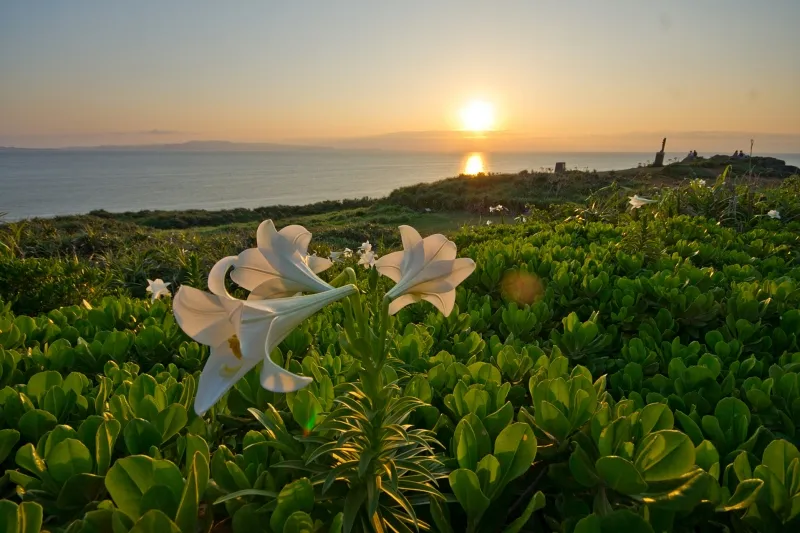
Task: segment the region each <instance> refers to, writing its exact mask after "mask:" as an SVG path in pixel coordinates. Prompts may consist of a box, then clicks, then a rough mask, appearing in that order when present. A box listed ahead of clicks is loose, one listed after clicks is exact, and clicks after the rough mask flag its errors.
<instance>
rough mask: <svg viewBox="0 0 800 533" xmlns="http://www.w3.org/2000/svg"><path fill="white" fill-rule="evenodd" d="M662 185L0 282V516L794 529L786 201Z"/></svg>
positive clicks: (475, 527)
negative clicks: (612, 208) (39, 299)
mask: <svg viewBox="0 0 800 533" xmlns="http://www.w3.org/2000/svg"><path fill="white" fill-rule="evenodd" d="M692 186H693V187H696V188H698V187H699V185H692ZM698 190H699V189H698ZM705 190H708V187H706V188H705V189H703V191H705ZM700 194H705V193H704V192H702V191H700ZM653 199H654V200H655V197H654V198H653ZM672 201H673V199H672V198H670V197H667V196H666V195H664V196H661V197H659V202H658V204H655V203H654V204H646V205H642V206H641V207H640V208H638V209H636V210H635V212H634V215H633V216H634V217H635V219H630V218H620V219H619V221H618V222H615V223H612V222H610V221H609V220H608V218H605V217H604V218H602V219H599V220H597V221H589V220H587V217H584V216H583V215H582V216H576V217H574V218H572V219H570V220H569V221H566V222H559V223H556V224H553V223H550V222H542V221H536V220H528V221H526V222H525V223H521V224H508V225H506V224H495V225H492V226H490V227H485V226H481V227H472V228H468V229H467V230H465V231H464V232H462V233H459V234H457V235H455V236H454V237H453V240H452V241H451V240H449V239H447V238H445V237H443V236H441V235H431V236H428V237H425V238H423V237H422V236H421V235H420V234H419V233H418V232H417V231H416V230H414V229H413V228H410V227H408V226H404V227H401V229H400V237H401V240H402V244H403V248H402V250H396V251H392V250H386V251H384V250H383V249H380V256H379V257H372V258H370V259H368V260H366V261H364V260H363V258H364V256H365V255H367V254H369V253H373V254H374V253H376V250H375V249H374V245H372V244H369V243H364V244H363V245H362V246H361V247H360V249H359V250H358V251H360V252H361V254H352V253H351V257H349V258H346V257H344V256H343V255H342V256H339V257H337V258H336V259H337V260H338V261H336V262H335V261H333V259H332V260H328V259H323V258H321V257H315V256H314V255H313V254H309V253H308V247H309V241H310V239H311V235H310V234H309V233H308V232H306V231H305V230H304V228H302V227H300V226H287V227H285V228H282V229H281V230H280V231H278V230H277V229H276V228H275V226H274V225H272V224H271V223H265V224H262V226H260V228H259V230H258V235H257V239H256V242H255V246H254V247H252V248H248V249H245V250H239V251H236V252H234V253H235V254H236V255H231V256H228V257H216V258H215V259H216V260H217V262H216V264H215V265H214V266H213V267H212V268H211V269H210V273H209V275H208V278H207V280H206V279H198V281H199V283H197V285H198V286H197V287H191V286H189V285H188V284H184V285H181V286H179V287H176V286H175V284H173V285H170V286H169V287H167V286H166V284H165V283H164V282H161V283H160V284H159V283H158V281H159V280H155V281H154V282H153V284H151V287H152V293H150V294H148V297H147V298H146V299H142V300H140V299H131V298H127V297H109V298H106V299H104V300H102V301H100V302H98V303H97V304H96V305H94V306H93V305H90V304H89V303H82V304H80V305H74V306H67V307H61V308H59V309H54V310H52V311H49V312H48V313H46V314H40V315H38V316H25V315H23V314H14V313H12V312H11V311H10V308H9V306H5V308H4V309H3V310H2V311H0V347H1V348H0V463H2V466H3V469H4V470H5V475H4V476H3V477H2V482H0V490H2V491H3V498H4V501H3V502H2V505H0V523H2V524H4V527H6V529H8V530H9V531H38V530H40V529H44V530H48V531H70V532H73V531H81V532H82V531H86V532H94V531H97V532H106V531H108V532H116V531H136V532H138V531H147V530H149V531H183V532H189V531H192V532H194V531H212V530H213V531H216V530H219V529H217V528H227V529H226V530H230V531H234V532H250V531H263V532H289V531H320V532H339V531H347V532H350V531H397V532H400V531H402V532H405V531H415V530H417V529H419V530H431V531H442V532H457V531H470V532H483V531H507V532H520V531H531V530H542V531H545V530H554V531H577V532H585V531H592V532H594V531H608V530H612V529H615V530H630V531H671V530H674V531H697V530H703V531H705V530H717V529H718V530H720V531H722V530H736V531H792V530H795V529H796V528H797V527H798V525H799V521H800V518H798V515H800V505H798V503H797V502H800V484H798V482H797V480H798V479H800V477H799V476H798V472H800V452H798V449H797V446H798V445H799V444H800V433H798V430H797V428H798V424H800V392H799V391H800V341H799V340H798V335H800V267H799V266H798V264H797V261H798V257H800V232H798V229H799V228H798V227H797V223H796V222H793V221H791V220H788V219H789V215H788V213H791V203H787V204H786V205H783V204H781V205H775V206H774V207H772V208H774V209H776V210H778V211H780V213H781V219H780V220H779V219H777V218H772V217H770V216H759V218H757V219H754V220H753V222H752V225H751V226H750V227H748V228H745V229H744V230H741V229H739V228H733V227H726V226H725V225H722V224H718V223H717V222H716V221H709V220H707V219H705V218H702V217H689V216H686V215H680V216H669V215H668V214H666V213H665V210H667V209H669V208H670V202H672ZM625 202H626V198H620V203H621V204H622V206H623V207H622V209H624V204H625ZM765 207H766V206H765ZM768 211H769V209H766V208H765V209H763V210H762V211H761V215H767V212H768ZM784 213H787V215H786V216H785V217H784V216H783V215H784ZM352 246H353V248H357V243H354V244H353V245H352ZM457 247H458V249H459V250H460V255H462V257H457V253H456V250H457ZM359 263H361V264H360V265H359ZM205 285H207V289H208V290H207V291H206V290H205V289H206V286H205ZM20 286H21V287H24V285H22V284H20ZM23 290H24V289H23ZM171 290H174V291H175V292H174V293H173V296H172V298H171V299H170V298H168V297H166V294H165V291H166V292H169V291H171ZM298 293H301V294H299V295H298ZM157 295H160V298H156V296H157ZM234 295H235V296H234ZM9 528H10V529H9Z"/></svg>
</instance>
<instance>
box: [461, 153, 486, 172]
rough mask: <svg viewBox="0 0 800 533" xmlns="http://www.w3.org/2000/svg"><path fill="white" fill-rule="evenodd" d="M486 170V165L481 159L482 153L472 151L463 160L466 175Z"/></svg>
mask: <svg viewBox="0 0 800 533" xmlns="http://www.w3.org/2000/svg"><path fill="white" fill-rule="evenodd" d="M485 172H486V166H485V164H484V161H483V154H479V153H474V154H470V155H469V156H468V157H467V159H466V161H465V162H464V172H463V173H464V174H466V175H467V176H477V175H478V174H483V173H485Z"/></svg>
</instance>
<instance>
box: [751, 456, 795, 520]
mask: <svg viewBox="0 0 800 533" xmlns="http://www.w3.org/2000/svg"><path fill="white" fill-rule="evenodd" d="M753 475H754V476H755V477H756V478H757V479H760V480H762V481H763V482H764V486H763V487H761V490H760V491H759V492H758V499H759V501H760V502H763V503H765V504H767V505H768V506H769V507H770V509H772V510H773V511H775V512H776V513H778V514H780V513H781V512H783V511H784V510H785V509H786V508H787V507H788V505H789V495H788V493H787V491H786V489H785V488H784V486H783V485H782V484H781V481H780V479H778V476H776V475H775V473H774V472H773V471H772V470H771V469H769V468H767V467H766V466H764V465H758V466H757V467H756V468H755V470H753Z"/></svg>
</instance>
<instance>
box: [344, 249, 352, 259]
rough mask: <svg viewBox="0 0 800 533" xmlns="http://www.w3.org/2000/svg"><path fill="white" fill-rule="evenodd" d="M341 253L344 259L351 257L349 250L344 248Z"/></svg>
mask: <svg viewBox="0 0 800 533" xmlns="http://www.w3.org/2000/svg"><path fill="white" fill-rule="evenodd" d="M342 253H343V254H344V256H345V257H353V250H351V249H350V248H345V249H344V250H343V251H342Z"/></svg>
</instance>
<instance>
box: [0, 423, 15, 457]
mask: <svg viewBox="0 0 800 533" xmlns="http://www.w3.org/2000/svg"><path fill="white" fill-rule="evenodd" d="M17 442H19V431H17V430H16V429H0V464H2V463H3V461H5V460H6V458H7V457H8V455H9V454H10V453H11V450H13V449H14V446H15V445H16V444H17Z"/></svg>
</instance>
